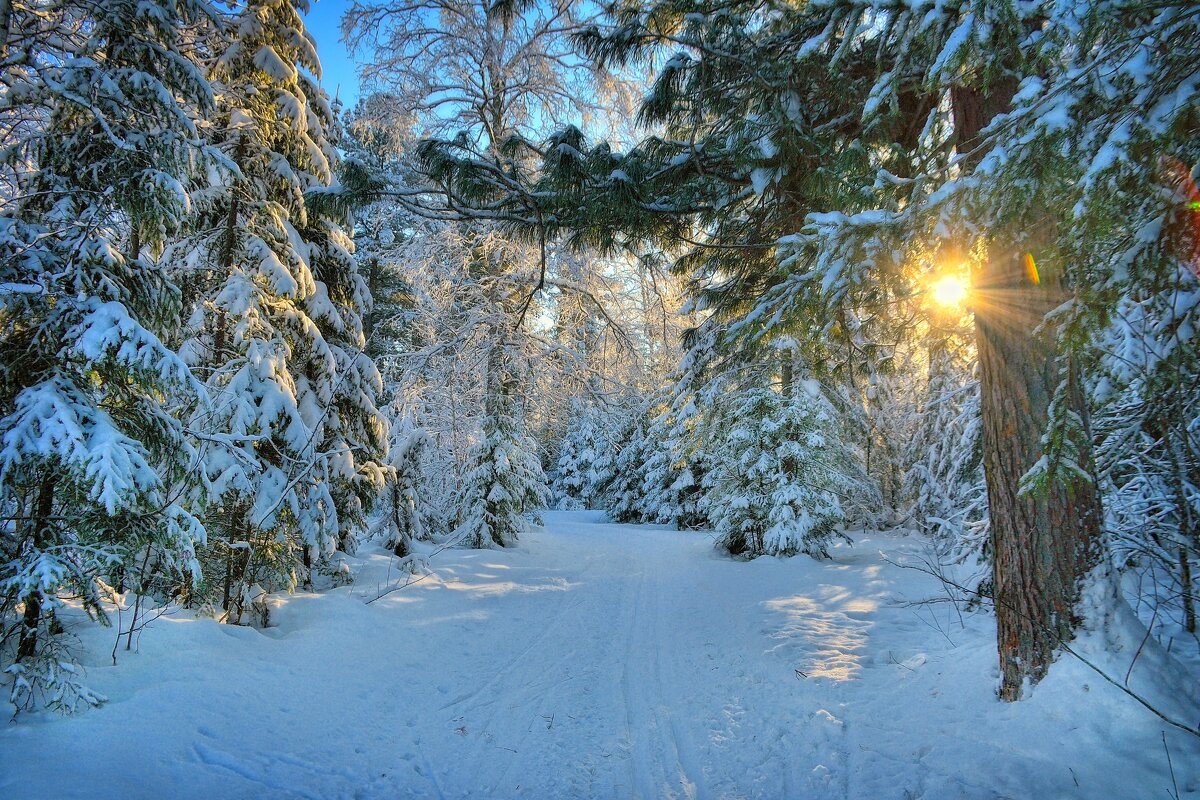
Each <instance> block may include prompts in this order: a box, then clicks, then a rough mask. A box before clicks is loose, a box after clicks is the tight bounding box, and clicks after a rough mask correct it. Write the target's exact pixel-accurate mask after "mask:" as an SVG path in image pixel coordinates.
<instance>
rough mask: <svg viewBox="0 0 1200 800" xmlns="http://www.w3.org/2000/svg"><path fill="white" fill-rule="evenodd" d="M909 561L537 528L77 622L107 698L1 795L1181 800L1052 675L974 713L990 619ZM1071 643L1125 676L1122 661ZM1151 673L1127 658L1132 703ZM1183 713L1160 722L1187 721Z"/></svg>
mask: <svg viewBox="0 0 1200 800" xmlns="http://www.w3.org/2000/svg"><path fill="white" fill-rule="evenodd" d="M921 548H922V543H921V541H920V540H919V539H914V538H908V539H905V538H900V537H896V536H889V535H884V534H863V535H859V536H857V537H856V541H855V544H854V546H853V547H845V546H839V547H838V548H837V549H836V550H835V551H834V558H833V560H832V561H827V562H816V561H813V560H811V559H808V558H806V557H798V558H793V559H788V560H781V559H773V558H760V559H758V560H756V561H753V562H749V563H744V562H737V561H733V560H730V559H728V558H722V557H720V556H719V555H718V554H717V553H716V552H714V551H713V549H712V547H711V542H710V540H709V539H708V538H707V537H706V536H704V535H702V534H696V533H681V532H677V531H671V530H665V529H661V528H653V527H645V526H626V525H614V524H606V523H605V522H604V519H603V516H602V515H598V514H590V513H565V512H562V513H551V514H550V515H548V518H547V521H546V527H545V529H544V530H541V531H537V532H533V533H530V534H527V535H526V536H525V537H524V538H523V540H522V543H521V546H520V547H519V548H516V549H512V550H503V551H499V550H493V551H450V550H448V551H444V552H442V553H440V554H439V555H438V556H437V557H436V558H435V559H434V560H433V562H432V567H433V574H432V575H430V576H429V577H427V578H425V579H423V580H421V581H419V582H418V583H415V584H413V585H411V586H409V587H408V588H406V589H404V590H402V591H399V592H395V593H393V594H390V595H388V596H386V597H384V598H383V599H380V600H378V601H377V602H375V603H372V604H370V605H367V604H365V603H364V600H365V599H369V598H370V597H373V596H375V595H377V594H378V593H379V590H380V588H383V587H384V586H385V585H386V583H385V582H386V581H387V580H388V578H389V575H388V572H389V565H388V562H389V559H388V556H387V554H386V553H385V552H382V551H379V550H371V551H370V552H368V553H365V554H363V555H362V556H361V557H360V558H359V559H356V560H354V565H355V567H356V569H357V570H358V572H359V576H358V581H357V583H356V584H354V585H353V586H349V587H343V588H340V589H335V590H331V591H329V592H325V593H321V594H310V593H298V594H296V595H294V596H291V597H288V598H283V599H281V600H280V601H279V602H278V603H277V607H276V608H275V610H274V615H273V616H274V623H275V627H271V628H268V629H266V630H255V629H251V628H237V627H232V626H224V625H218V624H216V623H215V622H213V621H211V620H205V619H193V618H188V617H185V616H184V615H182V614H176V615H173V616H170V617H163V618H161V619H159V620H157V621H156V622H155V623H154V625H153V626H152V628H150V629H149V630H147V631H146V632H145V634H144V635H143V636H142V638H141V641H140V652H139V653H136V654H134V653H125V652H124V651H123V650H122V651H119V652H118V656H119V663H118V666H116V667H113V666H111V661H110V658H109V651H110V650H111V647H112V640H111V637H112V635H113V632H112V631H111V630H101V629H95V628H92V629H88V628H81V629H80V634H81V635H82V637H83V641H84V642H85V643H86V644H87V645H88V647H89V652H88V653H87V655H86V658H85V663H87V664H88V665H89V667H88V676H87V678H88V681H87V682H88V683H89V685H90V686H92V687H93V688H95V689H97V690H98V691H100V692H103V693H104V694H106V695H107V696H108V697H109V700H110V702H109V703H108V704H107V705H105V706H103V707H101V708H99V709H95V710H88V711H84V712H82V713H80V714H79V715H77V716H75V717H73V718H62V717H57V716H54V715H24V716H22V717H20V718H19V720H18V721H16V722H14V723H11V724H8V725H6V726H4V727H3V728H2V729H0V797H12V798H63V799H64V800H65V799H66V798H75V797H79V798H89V800H91V799H92V798H208V799H211V800H220V799H222V798H293V797H295V798H322V799H324V798H380V799H381V800H382V799H385V798H386V799H389V800H390V799H391V798H401V797H447V798H452V797H495V798H516V797H530V798H563V797H613V798H627V797H645V798H657V797H688V798H740V797H761V798H804V800H810V799H812V800H820V799H821V798H869V799H870V800H875V798H931V799H932V798H998V797H1006V798H1034V797H1036V798H1059V797H1062V798H1106V799H1108V798H1113V799H1116V798H1148V797H1164V798H1165V797H1169V796H1174V794H1175V792H1176V785H1177V787H1178V792H1179V794H1180V796H1183V797H1186V796H1187V795H1188V794H1189V793H1192V792H1197V791H1200V747H1198V743H1197V740H1195V739H1193V738H1191V737H1188V736H1187V735H1185V734H1181V733H1178V732H1175V731H1173V730H1172V729H1170V728H1168V726H1166V725H1165V724H1164V723H1162V722H1161V721H1160V720H1159V719H1158V718H1156V717H1154V716H1153V715H1152V714H1150V713H1149V712H1147V711H1145V710H1144V709H1143V708H1141V707H1140V706H1138V705H1137V704H1136V703H1135V702H1134V701H1133V700H1131V699H1129V698H1128V697H1126V696H1124V695H1123V694H1121V693H1120V692H1119V691H1117V690H1116V689H1115V688H1113V687H1112V686H1109V685H1107V684H1105V683H1104V682H1103V680H1102V679H1101V678H1099V676H1098V675H1096V674H1095V673H1094V672H1092V671H1090V670H1089V669H1088V668H1087V667H1085V666H1083V665H1082V664H1081V663H1079V662H1077V661H1075V660H1074V659H1070V658H1069V657H1064V659H1065V660H1063V661H1061V662H1060V663H1059V664H1058V665H1056V668H1055V669H1054V670H1053V672H1052V673H1051V675H1050V677H1049V678H1048V679H1047V680H1046V681H1045V682H1043V684H1042V685H1040V686H1039V687H1037V689H1036V690H1035V691H1034V692H1033V695H1032V697H1031V698H1030V699H1028V700H1026V701H1023V702H1021V703H1017V704H1003V703H1000V702H999V701H998V700H996V699H995V696H994V686H995V683H996V671H995V667H994V661H995V655H994V645H993V643H992V639H991V637H992V635H993V628H994V624H993V622H992V620H991V618H990V617H989V616H987V615H984V614H975V615H966V616H965V617H964V618H963V620H962V622H961V623H960V617H959V615H958V613H957V611H955V609H954V607H953V606H952V605H950V604H947V603H941V604H932V605H911V604H908V603H907V602H906V601H915V600H921V599H925V598H929V597H936V596H939V595H941V594H942V592H941V590H940V586H939V585H938V583H937V582H936V581H935V580H934V579H932V578H931V577H929V576H928V575H925V574H923V573H920V572H917V571H914V570H905V569H901V568H899V567H897V566H895V565H894V564H892V563H889V561H903V560H905V559H914V560H915V557H916V556H918V555H919V554H920V551H921ZM390 577H391V580H393V581H394V580H395V572H394V571H393V572H392V573H391V576H390ZM1080 648H1081V651H1082V652H1088V653H1093V654H1094V655H1095V657H1097V658H1101V659H1102V661H1101V665H1102V666H1107V667H1110V668H1112V669H1113V670H1119V671H1120V675H1119V676H1118V677H1121V678H1123V677H1124V668H1123V667H1122V665H1125V666H1127V665H1128V661H1129V656H1130V655H1132V654H1131V653H1119V654H1116V655H1106V654H1105V653H1102V652H1100V649H1101V648H1100V646H1099V645H1098V644H1094V643H1091V642H1088V641H1086V640H1085V641H1083V642H1081V643H1080ZM1103 659H1107V660H1103ZM1169 671H1170V667H1169V665H1168V664H1167V663H1166V662H1163V661H1162V660H1161V657H1160V654H1158V653H1157V651H1154V650H1153V649H1151V650H1150V651H1148V652H1147V653H1144V654H1143V656H1142V660H1140V661H1139V663H1138V665H1137V667H1136V669H1135V671H1134V678H1133V679H1132V682H1131V686H1134V687H1135V688H1136V687H1138V682H1137V681H1138V676H1139V675H1141V674H1142V673H1143V672H1145V673H1146V676H1145V679H1146V681H1150V680H1152V681H1153V682H1154V683H1155V684H1156V685H1157V684H1158V683H1160V682H1161V679H1162V674H1163V673H1167V672H1169ZM1174 677H1175V678H1178V676H1174ZM1146 685H1147V686H1149V685H1150V684H1149V683H1147V684H1146ZM1146 691H1150V689H1146ZM1156 691H1158V692H1159V695H1158V696H1159V699H1161V700H1162V702H1169V701H1170V698H1166V699H1162V698H1161V694H1162V692H1161V690H1156ZM1187 708H1188V707H1187V706H1184V705H1183V704H1182V702H1180V703H1179V704H1178V705H1171V706H1169V709H1170V710H1171V711H1172V712H1174V713H1179V714H1188V713H1190V714H1191V715H1192V717H1191V719H1189V720H1188V721H1189V722H1191V723H1192V724H1194V723H1195V720H1196V718H1197V717H1200V714H1197V713H1195V711H1194V710H1193V711H1191V712H1189V711H1187V710H1186V709H1187ZM1191 708H1193V709H1194V708H1195V707H1194V706H1192V707H1191ZM1164 730H1166V731H1167V733H1166V736H1165V746H1164V737H1163V733H1162V732H1163V731H1164ZM1168 752H1169V753H1170V756H1171V760H1172V763H1173V766H1174V778H1172V774H1171V771H1170V769H1169V768H1168V761H1167V755H1168Z"/></svg>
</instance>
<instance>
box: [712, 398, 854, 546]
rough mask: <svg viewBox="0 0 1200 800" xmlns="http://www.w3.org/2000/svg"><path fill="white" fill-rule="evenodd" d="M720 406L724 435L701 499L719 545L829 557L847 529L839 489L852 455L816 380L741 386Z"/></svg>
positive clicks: (844, 482)
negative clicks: (795, 385)
mask: <svg viewBox="0 0 1200 800" xmlns="http://www.w3.org/2000/svg"><path fill="white" fill-rule="evenodd" d="M723 405H725V409H724V410H723V411H722V412H720V413H719V415H718V416H719V418H720V419H721V420H722V427H723V428H724V430H725V433H724V435H723V436H722V437H721V439H720V441H719V442H718V443H717V444H718V447H719V448H720V450H719V455H717V457H716V459H715V460H716V466H715V467H714V468H713V470H712V471H711V472H710V473H709V475H708V477H707V479H706V482H705V487H706V488H705V494H704V500H703V504H704V507H705V509H706V511H707V514H708V518H709V519H710V520H711V521H712V525H713V528H714V529H715V530H716V532H717V535H718V537H719V539H718V542H719V544H720V546H721V547H724V548H725V549H727V550H728V551H729V552H730V553H732V554H734V555H746V556H749V557H754V556H759V555H772V556H790V555H795V554H796V553H806V554H808V555H810V556H813V557H814V558H828V556H829V552H828V546H829V543H830V542H831V541H833V540H834V539H835V538H837V537H839V536H841V537H842V538H845V534H843V533H841V532H840V530H839V527H840V525H841V523H842V522H843V519H844V517H843V512H842V503H841V496H842V495H844V494H848V492H847V491H846V489H847V486H848V484H849V483H850V481H849V480H848V479H847V476H845V475H843V474H841V473H840V472H839V469H840V468H841V467H842V466H843V465H845V464H849V463H850V462H851V460H852V459H851V458H850V457H849V454H848V453H847V452H846V450H845V448H844V446H843V445H842V444H841V442H840V440H839V438H840V437H839V433H840V432H839V431H838V426H837V420H836V415H835V414H834V412H833V408H832V407H831V406H830V405H829V403H828V401H826V400H824V398H822V397H821V396H820V393H819V390H818V389H817V387H816V385H815V384H811V383H810V384H809V385H808V386H806V387H802V388H801V389H800V390H799V391H795V392H791V393H790V394H789V395H788V396H783V395H781V394H779V393H777V392H774V391H772V390H770V389H757V388H756V389H746V390H743V391H741V392H738V393H736V394H735V395H733V396H732V398H730V399H728V400H727V401H726V402H725V403H724V404H723Z"/></svg>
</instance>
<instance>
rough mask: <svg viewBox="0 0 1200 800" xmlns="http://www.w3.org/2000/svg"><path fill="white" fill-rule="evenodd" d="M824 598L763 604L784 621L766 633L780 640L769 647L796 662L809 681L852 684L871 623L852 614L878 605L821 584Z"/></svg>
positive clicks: (772, 601)
mask: <svg viewBox="0 0 1200 800" xmlns="http://www.w3.org/2000/svg"><path fill="white" fill-rule="evenodd" d="M821 589H822V590H823V592H822V593H824V594H827V595H828V597H826V598H825V599H823V600H818V599H816V598H813V597H809V596H805V595H796V596H795V597H781V598H778V599H776V600H768V601H766V602H765V603H763V606H764V607H765V608H766V609H767V610H769V611H774V612H776V613H778V614H782V615H783V616H784V618H785V621H784V622H783V624H782V625H780V626H779V627H778V628H775V629H774V630H770V631H768V632H767V635H768V637H769V638H770V639H772V640H774V641H775V642H777V644H775V645H774V646H773V647H770V648H768V650H767V652H769V653H778V654H780V655H783V656H785V657H787V658H788V659H789V660H790V661H794V662H795V664H794V666H795V668H796V669H798V670H800V671H801V672H803V673H804V674H805V675H806V676H807V677H809V678H832V679H833V680H835V681H848V680H853V679H855V678H856V677H858V674H859V672H860V671H861V669H862V657H863V650H864V648H865V647H866V644H867V639H868V636H867V630H868V629H869V628H870V627H871V623H870V622H867V621H865V620H861V619H856V618H855V617H854V616H851V615H859V614H868V613H871V612H872V611H874V610H875V609H876V608H877V607H878V604H877V603H875V602H874V601H873V600H870V599H867V598H862V597H850V593H849V592H848V591H846V590H845V589H844V588H842V587H840V586H835V587H830V586H823V587H821Z"/></svg>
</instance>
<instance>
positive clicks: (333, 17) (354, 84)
mask: <svg viewBox="0 0 1200 800" xmlns="http://www.w3.org/2000/svg"><path fill="white" fill-rule="evenodd" d="M348 5H349V0H318V2H315V3H313V4H312V10H311V11H309V12H308V13H307V14H305V15H304V23H305V25H307V26H308V30H309V33H311V34H312V35H313V38H315V39H316V40H317V54H318V55H320V57H321V69H322V70H323V71H324V73H325V74H324V75H323V76H322V78H321V83H322V85H324V87H325V90H326V91H327V92H329V96H330V97H333V96H334V94H335V93H336V94H337V95H338V97H340V98H341V100H342V103H344V104H345V107H346V108H350V107H352V106H353V105H354V103H355V101H356V100H358V71H357V69H356V68H355V66H354V61H353V60H351V58H350V54H349V53H348V52H347V51H346V45H344V44H342V34H341V31H340V30H339V26H340V25H341V21H342V12H343V11H345V10H346V6H348ZM339 87H340V88H339Z"/></svg>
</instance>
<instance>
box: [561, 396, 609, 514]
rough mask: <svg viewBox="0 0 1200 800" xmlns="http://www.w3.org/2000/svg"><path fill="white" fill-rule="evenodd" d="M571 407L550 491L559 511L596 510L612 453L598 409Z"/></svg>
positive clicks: (573, 404) (577, 404) (581, 405)
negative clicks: (568, 424)
mask: <svg viewBox="0 0 1200 800" xmlns="http://www.w3.org/2000/svg"><path fill="white" fill-rule="evenodd" d="M571 408H572V413H571V419H572V424H571V426H570V427H569V428H568V429H567V432H566V435H565V436H563V438H562V442H561V444H560V447H559V457H558V462H557V465H556V470H555V473H554V482H553V485H552V487H551V491H552V493H553V496H554V497H555V498H556V499H557V501H558V503H559V505H560V506H561V507H563V508H582V509H590V508H596V507H597V505H598V503H599V501H600V495H601V492H602V489H603V487H604V486H605V485H606V484H607V483H608V482H609V481H610V480H611V479H612V475H613V470H614V467H615V464H614V456H615V454H614V452H613V448H612V444H611V443H610V442H609V439H608V436H606V435H605V433H604V432H603V430H602V429H601V420H600V415H599V413H598V410H597V409H593V408H590V407H586V406H584V405H583V404H582V403H580V402H578V401H577V402H574V403H572V404H571Z"/></svg>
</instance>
